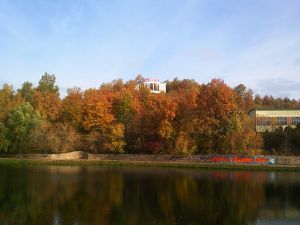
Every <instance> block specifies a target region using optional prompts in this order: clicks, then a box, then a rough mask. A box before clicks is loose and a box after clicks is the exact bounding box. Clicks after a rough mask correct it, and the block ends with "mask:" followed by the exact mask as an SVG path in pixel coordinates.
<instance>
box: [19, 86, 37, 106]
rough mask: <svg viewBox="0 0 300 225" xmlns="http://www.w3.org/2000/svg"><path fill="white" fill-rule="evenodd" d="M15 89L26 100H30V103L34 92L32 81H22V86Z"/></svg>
mask: <svg viewBox="0 0 300 225" xmlns="http://www.w3.org/2000/svg"><path fill="white" fill-rule="evenodd" d="M17 91H18V93H19V94H20V95H21V96H22V98H23V99H24V100H25V101H26V102H30V103H31V102H32V96H33V93H34V88H33V85H32V83H30V82H29V81H26V82H24V83H23V84H22V87H21V88H20V89H18V90H17Z"/></svg>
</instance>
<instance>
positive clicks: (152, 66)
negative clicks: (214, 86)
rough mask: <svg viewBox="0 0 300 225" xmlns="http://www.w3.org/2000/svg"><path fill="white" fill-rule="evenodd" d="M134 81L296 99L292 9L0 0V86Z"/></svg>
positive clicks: (296, 20) (296, 14)
mask: <svg viewBox="0 0 300 225" xmlns="http://www.w3.org/2000/svg"><path fill="white" fill-rule="evenodd" d="M46 71H47V72H49V73H53V74H55V75H56V77H57V83H58V85H59V86H60V87H61V91H62V93H64V92H65V90H66V88H67V87H73V86H79V87H81V88H83V89H85V88H88V87H98V86H99V85H100V84H101V83H103V82H109V81H112V80H114V79H118V78H122V79H124V80H129V79H134V78H135V76H136V75H137V74H139V73H140V74H142V75H144V76H145V77H154V78H159V79H160V80H166V79H173V78H174V77H178V78H180V79H183V78H188V79H195V80H196V81H198V82H200V83H207V82H209V81H210V80H211V79H212V78H215V77H217V78H221V79H224V80H225V82H226V83H228V84H230V85H231V86H234V85H237V84H239V83H244V84H245V85H246V86H247V87H250V88H252V89H253V90H254V91H255V92H256V93H259V94H261V95H264V94H272V95H274V96H280V97H285V96H288V97H291V98H296V99H300V1H299V0H284V1H282V0H248V1H247V0H243V1H237V0H235V1H233V0H226V1H223V0H219V1H215V0H209V1H201V0H178V1H176V0H149V1H143V0H123V1H114V0H85V1H84V0H49V1H46V0H26V1H25V0H0V84H3V83H5V82H7V83H9V84H13V85H14V87H15V88H18V87H19V86H20V85H21V84H22V83H23V81H27V80H28V81H31V82H33V83H34V84H36V83H37V82H38V80H39V79H40V77H41V75H42V74H43V73H44V72H46Z"/></svg>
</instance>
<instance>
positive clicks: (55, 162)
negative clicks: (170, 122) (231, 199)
mask: <svg viewBox="0 0 300 225" xmlns="http://www.w3.org/2000/svg"><path fill="white" fill-rule="evenodd" d="M0 165H57V166H124V167H161V168H163V167H164V168H193V169H214V170H253V171H291V172H300V167H299V166H294V165H247V164H221V163H191V162H154V161H118V160H41V159H13V158H0Z"/></svg>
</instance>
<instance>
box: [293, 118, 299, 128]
mask: <svg viewBox="0 0 300 225" xmlns="http://www.w3.org/2000/svg"><path fill="white" fill-rule="evenodd" d="M298 124H300V117H292V125H294V126H297V125H298Z"/></svg>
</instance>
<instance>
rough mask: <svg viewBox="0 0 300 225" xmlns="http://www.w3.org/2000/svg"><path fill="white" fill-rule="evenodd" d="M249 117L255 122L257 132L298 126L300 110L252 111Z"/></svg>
mask: <svg viewBox="0 0 300 225" xmlns="http://www.w3.org/2000/svg"><path fill="white" fill-rule="evenodd" d="M249 116H250V117H251V118H253V120H254V121H255V129H256V131H257V132H265V131H266V130H269V131H274V130H275V129H276V128H278V127H283V128H285V127H287V126H291V127H296V125H297V124H300V109H252V110H250V111H249Z"/></svg>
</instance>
